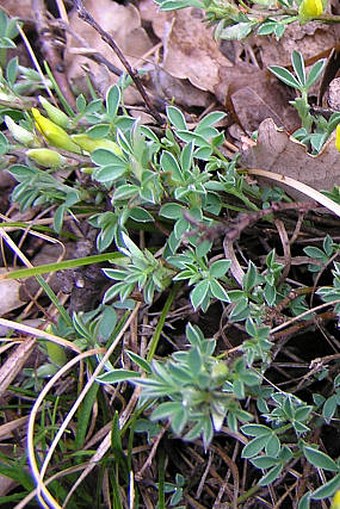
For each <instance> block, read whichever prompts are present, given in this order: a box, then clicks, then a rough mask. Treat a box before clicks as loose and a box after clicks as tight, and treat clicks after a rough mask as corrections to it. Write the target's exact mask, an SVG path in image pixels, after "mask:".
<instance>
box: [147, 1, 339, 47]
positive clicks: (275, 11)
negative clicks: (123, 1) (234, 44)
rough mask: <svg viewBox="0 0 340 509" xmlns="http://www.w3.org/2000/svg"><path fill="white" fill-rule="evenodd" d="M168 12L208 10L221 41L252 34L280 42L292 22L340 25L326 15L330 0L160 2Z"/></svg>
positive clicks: (336, 20) (334, 18) (162, 7)
mask: <svg viewBox="0 0 340 509" xmlns="http://www.w3.org/2000/svg"><path fill="white" fill-rule="evenodd" d="M156 3H157V4H158V5H159V6H160V8H161V9H162V10H164V11H171V10H176V9H184V8H186V7H196V8H199V9H203V11H205V19H206V21H207V22H208V23H211V24H213V25H216V28H215V36H216V37H217V38H220V39H227V40H240V39H244V38H245V37H247V36H249V35H250V34H252V33H255V34H257V35H262V36H268V35H274V36H275V37H276V38H277V39H280V38H281V37H282V36H283V34H284V32H285V29H286V27H287V25H290V24H291V23H296V22H299V23H300V24H303V23H306V22H309V21H312V20H322V21H323V22H324V23H339V16H335V15H330V16H328V15H327V14H323V13H324V12H325V9H326V6H327V1H326V0H295V1H294V0H279V1H278V2H273V1H272V0H258V1H256V2H251V3H250V4H249V3H246V2H236V1H234V0H230V1H228V2H223V1H221V0H213V1H210V0H156Z"/></svg>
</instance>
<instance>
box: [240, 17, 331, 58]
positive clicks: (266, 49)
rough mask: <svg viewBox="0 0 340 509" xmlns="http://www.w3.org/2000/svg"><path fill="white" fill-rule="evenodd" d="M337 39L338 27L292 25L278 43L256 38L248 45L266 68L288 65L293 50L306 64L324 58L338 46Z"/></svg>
mask: <svg viewBox="0 0 340 509" xmlns="http://www.w3.org/2000/svg"><path fill="white" fill-rule="evenodd" d="M339 37H340V26H339V25H334V26H331V25H326V24H324V25H322V24H321V23H317V22H312V23H306V24H305V25H299V24H297V23H293V24H292V25H289V26H287V28H286V31H285V33H284V35H283V37H281V39H280V40H279V41H277V40H276V39H275V37H261V36H257V37H253V38H252V39H250V40H249V44H250V45H252V46H253V47H254V49H256V50H257V52H258V53H259V55H260V59H261V66H262V67H263V68H266V67H268V66H269V65H283V66H287V65H290V64H291V60H290V58H291V54H292V52H293V50H296V51H300V52H301V53H302V55H303V57H304V59H305V61H307V62H308V61H309V60H310V59H315V58H316V59H318V58H321V57H322V56H323V57H324V56H325V54H323V53H324V52H326V51H327V50H328V51H330V50H331V49H332V48H333V47H335V46H336V45H337V44H338V41H339ZM238 44H239V43H238ZM317 55H320V56H319V57H318V56H317Z"/></svg>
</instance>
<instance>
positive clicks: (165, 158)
mask: <svg viewBox="0 0 340 509" xmlns="http://www.w3.org/2000/svg"><path fill="white" fill-rule="evenodd" d="M160 164H161V167H162V170H163V171H165V172H167V173H169V174H170V175H172V177H173V179H174V180H177V181H180V182H181V181H182V180H183V174H182V170H181V168H180V166H179V164H178V162H177V160H176V159H175V157H174V156H173V155H172V154H171V152H168V151H166V150H165V151H164V152H162V155H161V159H160Z"/></svg>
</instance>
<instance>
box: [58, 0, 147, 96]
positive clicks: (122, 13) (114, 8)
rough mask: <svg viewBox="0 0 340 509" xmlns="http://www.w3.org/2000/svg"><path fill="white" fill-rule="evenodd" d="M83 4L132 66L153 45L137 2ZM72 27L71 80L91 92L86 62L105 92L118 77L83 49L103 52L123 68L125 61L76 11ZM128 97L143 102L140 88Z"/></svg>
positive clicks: (68, 65) (93, 0)
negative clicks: (138, 91)
mask: <svg viewBox="0 0 340 509" xmlns="http://www.w3.org/2000/svg"><path fill="white" fill-rule="evenodd" d="M84 4H85V7H86V8H87V10H88V11H89V12H90V13H91V14H92V16H93V17H94V18H95V20H96V21H97V23H99V25H100V26H101V27H102V28H103V29H104V30H105V31H107V32H108V33H109V34H111V35H112V37H113V38H114V40H115V42H116V43H117V44H118V46H119V47H120V49H121V51H122V52H123V53H124V55H125V57H126V58H127V60H128V61H129V62H130V64H131V65H132V66H134V65H135V64H136V62H137V61H138V60H139V59H140V58H141V57H143V55H145V53H147V52H148V51H149V50H150V49H151V48H152V42H151V41H150V39H149V37H148V35H147V33H146V32H145V30H144V28H142V26H141V20H140V15H139V12H138V10H137V8H136V7H135V6H134V5H132V4H129V5H120V4H118V3H116V2H112V1H111V0H88V1H87V2H84ZM70 30H71V32H72V33H74V34H75V37H71V38H70V37H69V38H68V42H67V47H66V53H65V65H66V69H67V72H68V77H69V79H70V81H71V82H72V84H73V85H74V86H75V88H76V89H78V90H81V91H84V92H88V86H87V83H86V79H85V73H84V68H83V66H84V65H85V66H86V68H88V69H89V74H90V76H91V79H92V80H93V83H94V85H95V87H96V88H97V89H98V90H99V91H100V92H101V93H105V91H106V90H107V88H108V87H109V86H110V85H112V83H114V82H116V81H117V77H115V76H114V75H113V74H112V73H110V72H109V71H108V70H107V68H106V67H105V66H104V65H99V64H97V63H95V62H93V61H91V60H90V59H88V58H86V57H85V56H83V55H81V54H80V53H81V52H82V51H83V50H86V51H88V50H89V49H90V50H91V51H92V52H97V53H100V54H101V55H102V56H104V57H105V58H106V59H107V60H109V61H110V62H111V63H112V64H113V65H115V66H116V67H118V68H120V69H122V70H123V66H122V64H121V63H120V61H119V59H118V58H117V56H116V55H115V53H114V52H113V50H112V49H111V48H110V47H109V46H108V45H107V44H106V43H105V42H103V41H102V39H101V37H100V35H99V34H98V33H97V32H96V31H95V30H94V29H93V28H92V27H90V26H89V25H88V24H87V23H85V22H84V21H82V20H81V19H79V17H78V14H77V12H76V11H73V12H72V13H71V14H70ZM137 98H138V99H137ZM126 100H128V101H129V103H130V104H132V103H135V102H138V101H139V102H140V100H139V94H137V92H136V93H135V94H134V96H132V94H130V96H129V98H128V99H126Z"/></svg>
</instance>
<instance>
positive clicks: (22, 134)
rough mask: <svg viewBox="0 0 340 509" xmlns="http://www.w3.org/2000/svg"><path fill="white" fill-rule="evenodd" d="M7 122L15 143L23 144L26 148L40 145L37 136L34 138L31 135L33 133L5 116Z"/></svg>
mask: <svg viewBox="0 0 340 509" xmlns="http://www.w3.org/2000/svg"><path fill="white" fill-rule="evenodd" d="M5 122H6V126H7V129H8V130H9V132H10V133H11V135H12V136H13V138H14V139H15V141H17V142H19V143H22V144H23V145H25V146H26V147H32V146H37V145H39V143H38V140H37V138H36V136H34V134H33V133H31V131H28V130H27V129H24V128H23V127H21V125H19V124H16V123H15V122H14V120H13V119H12V118H11V117H10V116H8V115H5Z"/></svg>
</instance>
